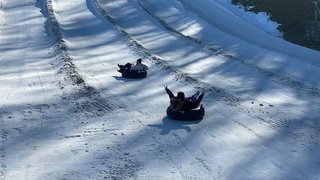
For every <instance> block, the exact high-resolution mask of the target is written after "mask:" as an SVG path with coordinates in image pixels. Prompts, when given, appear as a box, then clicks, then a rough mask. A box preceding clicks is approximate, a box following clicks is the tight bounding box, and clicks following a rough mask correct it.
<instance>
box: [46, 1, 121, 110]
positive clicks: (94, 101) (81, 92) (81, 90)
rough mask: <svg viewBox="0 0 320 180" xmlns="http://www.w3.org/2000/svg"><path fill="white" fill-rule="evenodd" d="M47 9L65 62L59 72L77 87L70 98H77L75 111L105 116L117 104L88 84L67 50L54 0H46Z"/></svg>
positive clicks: (59, 55) (58, 51)
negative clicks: (54, 7)
mask: <svg viewBox="0 0 320 180" xmlns="http://www.w3.org/2000/svg"><path fill="white" fill-rule="evenodd" d="M46 10H47V12H48V19H49V21H50V23H49V24H50V26H51V28H52V32H53V33H54V35H55V38H56V39H55V41H56V42H57V43H56V50H57V54H58V59H59V61H62V62H63V66H62V68H61V69H60V70H59V73H65V74H66V78H65V79H66V81H67V82H70V83H71V84H72V85H73V86H74V87H75V88H76V89H77V92H75V93H74V94H73V95H72V96H71V97H72V98H71V99H70V100H72V99H74V100H76V107H75V110H74V112H82V111H86V112H90V113H91V114H92V115H93V116H94V115H97V116H103V115H105V113H106V112H108V111H111V110H113V109H114V108H115V107H116V105H114V104H112V103H111V102H108V101H107V100H106V99H104V98H102V96H101V92H99V91H98V90H97V89H95V88H94V87H92V86H88V85H87V83H86V82H85V79H84V78H83V77H82V76H81V75H80V74H79V72H78V69H77V67H76V66H75V64H74V63H73V59H72V58H71V57H70V55H69V52H68V50H67V45H66V42H65V40H64V38H63V31H62V28H61V26H60V24H59V22H58V20H57V18H56V16H55V13H54V9H53V6H52V0H47V1H46ZM65 85H66V84H64V83H63V82H61V83H60V88H61V89H63V88H64V86H65ZM68 96H70V95H66V96H63V97H62V98H63V99H67V98H68Z"/></svg>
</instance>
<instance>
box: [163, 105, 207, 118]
mask: <svg viewBox="0 0 320 180" xmlns="http://www.w3.org/2000/svg"><path fill="white" fill-rule="evenodd" d="M204 114H205V111H204V108H203V106H202V105H201V107H200V109H193V110H190V111H172V109H171V108H170V106H169V107H168V108H167V116H168V117H169V118H170V119H174V120H182V121H192V120H201V119H203V116H204Z"/></svg>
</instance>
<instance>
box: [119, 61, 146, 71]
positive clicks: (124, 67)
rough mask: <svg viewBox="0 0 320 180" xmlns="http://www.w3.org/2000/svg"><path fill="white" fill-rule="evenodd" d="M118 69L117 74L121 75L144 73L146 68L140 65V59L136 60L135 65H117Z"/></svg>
mask: <svg viewBox="0 0 320 180" xmlns="http://www.w3.org/2000/svg"><path fill="white" fill-rule="evenodd" d="M118 67H119V68H120V69H119V70H118V72H120V73H122V72H123V71H146V70H148V66H147V65H145V64H143V63H142V60H141V59H137V61H136V64H134V65H133V64H131V63H127V64H125V65H119V64H118Z"/></svg>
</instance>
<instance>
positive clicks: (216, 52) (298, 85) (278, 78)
mask: <svg viewBox="0 0 320 180" xmlns="http://www.w3.org/2000/svg"><path fill="white" fill-rule="evenodd" d="M138 3H139V5H140V6H141V7H142V9H144V10H145V11H146V12H147V13H148V14H149V15H150V16H151V17H153V18H154V19H155V20H157V21H158V22H159V23H160V24H161V25H162V26H163V27H165V28H166V29H167V30H168V31H169V32H171V33H172V34H174V35H175V36H176V37H179V38H181V39H185V40H187V41H189V42H190V43H192V44H194V45H196V46H199V48H200V49H202V50H203V51H204V52H207V53H209V54H210V55H213V56H220V57H222V58H224V59H226V60H227V61H232V62H236V63H238V64H239V65H240V66H243V67H244V68H247V69H249V70H252V71H256V72H257V73H260V74H263V75H265V76H266V77H269V78H270V80H272V81H274V82H276V83H278V84H282V85H284V86H287V87H291V88H295V89H297V90H299V91H303V92H305V93H307V94H309V95H312V96H317V97H320V89H318V88H315V87H312V86H309V85H306V84H304V83H303V82H300V81H297V80H294V79H292V78H290V77H287V76H282V75H278V74H275V73H273V72H271V71H267V70H265V69H262V68H260V67H257V66H255V65H252V64H250V63H247V62H245V61H243V60H241V59H239V58H237V57H235V56H233V55H230V54H228V53H226V52H225V51H223V50H222V49H214V48H211V47H209V46H208V45H207V44H205V43H203V42H202V41H201V39H196V38H194V37H190V36H186V35H184V34H183V33H181V32H180V31H178V30H176V29H175V28H174V27H172V26H170V25H169V24H167V23H166V22H165V21H164V20H162V19H161V18H159V17H158V16H156V15H155V14H154V13H153V12H151V11H150V10H149V9H147V8H146V7H144V6H143V3H141V1H138Z"/></svg>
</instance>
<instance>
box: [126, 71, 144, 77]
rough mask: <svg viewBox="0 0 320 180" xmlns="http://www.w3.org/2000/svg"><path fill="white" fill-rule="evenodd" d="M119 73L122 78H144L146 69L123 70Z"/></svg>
mask: <svg viewBox="0 0 320 180" xmlns="http://www.w3.org/2000/svg"><path fill="white" fill-rule="evenodd" d="M121 74H122V77H124V78H133V79H139V78H145V77H146V76H147V74H148V73H147V71H123V72H122V73H121Z"/></svg>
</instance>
